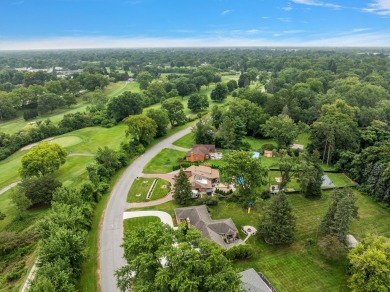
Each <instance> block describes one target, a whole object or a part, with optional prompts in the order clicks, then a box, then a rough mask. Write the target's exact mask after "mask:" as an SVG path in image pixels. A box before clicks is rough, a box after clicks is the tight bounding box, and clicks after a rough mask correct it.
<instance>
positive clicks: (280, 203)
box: [259, 193, 296, 245]
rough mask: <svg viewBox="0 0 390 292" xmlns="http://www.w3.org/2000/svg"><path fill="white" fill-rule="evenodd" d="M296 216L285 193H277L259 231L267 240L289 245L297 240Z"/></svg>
mask: <svg viewBox="0 0 390 292" xmlns="http://www.w3.org/2000/svg"><path fill="white" fill-rule="evenodd" d="M295 231H296V217H295V216H294V214H293V212H292V208H291V206H290V203H289V202H288V200H287V197H286V195H285V194H284V193H279V194H277V195H275V196H274V197H273V198H272V200H271V203H270V205H269V206H268V207H267V209H266V211H265V214H264V217H263V218H262V220H261V222H260V228H259V233H260V235H261V236H262V237H263V238H264V240H265V242H266V243H268V244H273V245H289V244H292V243H293V242H294V240H295Z"/></svg>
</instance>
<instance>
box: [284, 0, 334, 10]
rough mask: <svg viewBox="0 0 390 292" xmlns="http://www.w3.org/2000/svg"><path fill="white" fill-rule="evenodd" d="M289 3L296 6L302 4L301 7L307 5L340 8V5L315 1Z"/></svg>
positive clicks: (293, 0) (297, 0)
mask: <svg viewBox="0 0 390 292" xmlns="http://www.w3.org/2000/svg"><path fill="white" fill-rule="evenodd" d="M291 1H292V2H294V3H296V4H303V5H309V6H321V7H328V8H335V9H340V8H342V6H341V5H337V4H333V3H327V2H321V1H316V0H291Z"/></svg>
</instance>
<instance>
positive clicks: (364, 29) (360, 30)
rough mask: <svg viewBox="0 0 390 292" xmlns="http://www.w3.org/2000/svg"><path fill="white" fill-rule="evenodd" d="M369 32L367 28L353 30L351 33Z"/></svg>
mask: <svg viewBox="0 0 390 292" xmlns="http://www.w3.org/2000/svg"><path fill="white" fill-rule="evenodd" d="M367 30H370V29H369V28H354V29H353V30H352V32H362V31H367Z"/></svg>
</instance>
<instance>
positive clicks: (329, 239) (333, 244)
mask: <svg viewBox="0 0 390 292" xmlns="http://www.w3.org/2000/svg"><path fill="white" fill-rule="evenodd" d="M318 249H319V250H320V253H321V254H322V255H323V256H324V257H325V258H327V259H328V260H331V261H336V260H338V259H340V258H341V257H343V256H344V255H345V253H346V248H345V246H344V244H343V243H341V242H340V241H339V240H338V238H337V237H336V236H332V235H326V236H324V237H322V238H320V239H319V240H318Z"/></svg>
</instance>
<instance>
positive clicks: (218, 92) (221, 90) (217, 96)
mask: <svg viewBox="0 0 390 292" xmlns="http://www.w3.org/2000/svg"><path fill="white" fill-rule="evenodd" d="M228 93H229V90H228V88H227V86H226V84H225V83H217V84H216V85H215V88H214V89H213V91H211V94H210V98H211V99H212V100H214V101H222V100H224V99H225V98H226V97H227V96H228Z"/></svg>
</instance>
